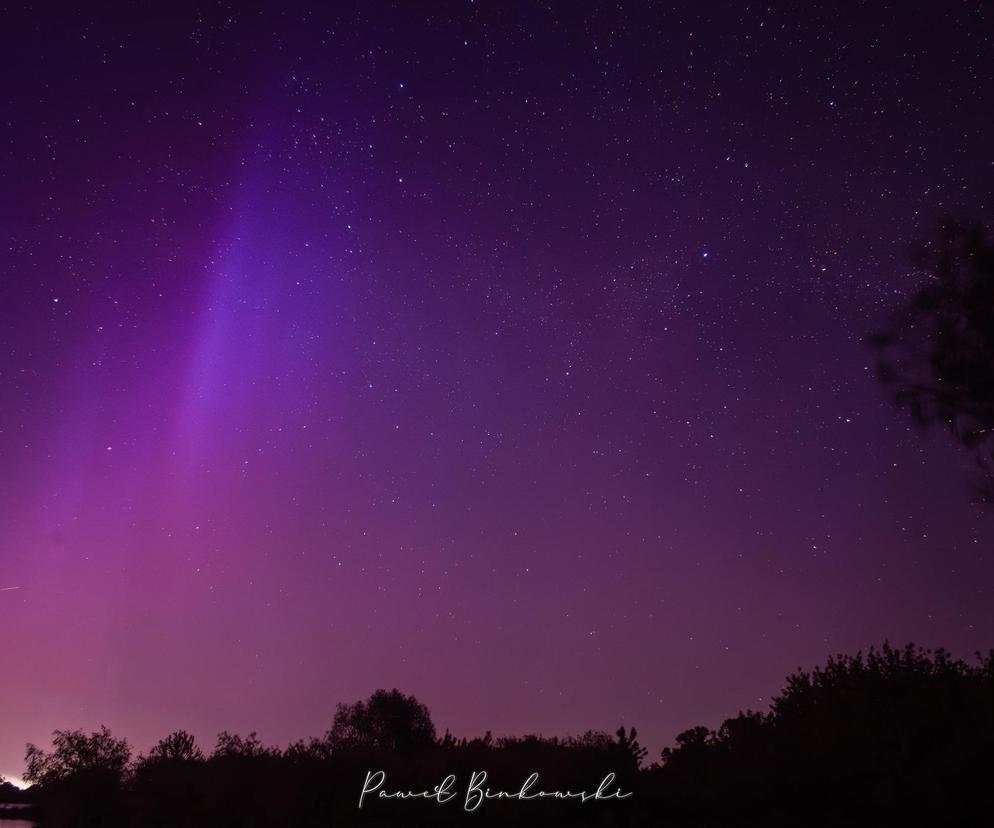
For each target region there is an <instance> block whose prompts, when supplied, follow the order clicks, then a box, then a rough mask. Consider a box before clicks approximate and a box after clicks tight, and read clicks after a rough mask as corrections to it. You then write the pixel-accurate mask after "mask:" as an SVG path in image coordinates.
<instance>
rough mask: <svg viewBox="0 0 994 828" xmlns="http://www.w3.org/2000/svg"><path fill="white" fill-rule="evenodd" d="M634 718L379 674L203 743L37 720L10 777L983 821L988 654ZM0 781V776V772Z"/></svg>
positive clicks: (81, 792)
mask: <svg viewBox="0 0 994 828" xmlns="http://www.w3.org/2000/svg"><path fill="white" fill-rule="evenodd" d="M646 759H647V756H646V750H645V749H644V748H643V747H641V746H640V744H639V742H638V739H637V734H636V731H635V730H634V728H633V729H630V730H628V729H626V728H624V727H622V728H620V729H619V730H618V731H617V733H616V734H614V735H613V736H611V735H609V734H606V733H601V732H593V731H592V732H588V733H586V734H584V735H583V736H580V737H576V738H567V739H560V738H543V737H539V736H525V737H520V738H494V737H493V736H492V735H491V734H490V733H487V734H486V735H484V736H483V737H481V738H475V739H456V738H454V737H453V736H452V735H451V734H449V733H448V732H447V731H446V732H445V733H444V734H442V735H441V736H439V735H438V734H437V732H436V729H435V725H434V723H433V722H432V719H431V716H430V715H429V711H428V709H427V708H426V707H425V706H424V705H423V704H421V703H420V702H419V701H418V700H417V699H415V698H414V697H412V696H406V695H404V694H403V693H400V692H399V691H397V690H392V691H385V690H381V691H378V692H376V693H374V694H373V695H372V696H371V697H370V698H369V699H368V700H366V701H361V702H356V703H355V704H351V705H339V706H338V709H337V712H336V713H335V716H334V720H333V722H332V725H331V727H330V728H329V730H328V731H327V732H326V733H325V734H324V735H323V736H322V737H319V738H313V739H311V740H309V741H306V742H305V741H299V742H295V743H293V744H291V745H289V746H288V747H287V748H285V749H279V748H275V747H271V746H266V745H264V744H263V743H262V742H260V741H259V739H258V738H257V737H256V735H255V734H254V733H252V734H249V735H248V736H245V737H242V736H238V735H234V734H230V733H226V732H225V733H221V734H220V735H219V736H218V739H217V743H216V745H215V746H214V748H213V750H212V751H211V752H210V753H209V754H206V753H204V752H203V751H202V750H201V748H199V747H198V746H197V744H196V742H195V740H194V738H193V737H192V736H191V735H190V734H189V733H186V732H184V731H177V732H175V733H173V734H171V735H169V736H167V737H166V738H164V739H163V740H162V741H160V742H159V743H158V744H157V745H155V746H154V747H153V748H152V749H151V750H149V751H148V753H147V754H144V755H140V756H137V757H134V758H133V756H132V751H131V748H130V746H129V745H128V743H127V741H125V740H124V739H119V738H117V737H115V736H114V735H113V734H111V733H110V731H108V730H107V729H106V728H101V729H100V730H99V731H97V732H94V733H89V734H87V733H84V732H83V731H80V730H73V731H56V732H55V734H54V738H53V748H52V750H50V751H45V750H42V749H40V748H38V747H36V746H34V745H28V748H27V766H28V769H27V773H26V774H25V778H26V779H27V780H28V781H30V782H32V783H34V784H33V787H32V788H30V789H29V790H28V791H27V792H14V791H13V789H11V790H7V794H8V798H9V799H13V800H20V801H27V802H30V803H31V804H32V808H33V811H32V813H33V815H34V816H35V817H36V818H38V819H40V820H41V821H42V824H43V825H46V826H51V828H62V826H74V828H85V826H101V828H103V827H104V826H110V827H113V826H122V827H123V828H130V827H131V826H142V827H143V828H156V826H161V828H167V826H168V827H169V828H174V827H175V828H180V826H189V827H191V828H192V827H193V826H196V828H201V827H202V826H203V827H206V826H210V828H225V826H231V827H232V828H234V826H239V827H241V826H260V828H263V827H264V828H274V827H275V826H294V827H295V828H306V827H307V826H318V825H320V826H325V827H326V826H329V825H430V824H435V825H447V824H453V823H460V822H465V821H470V822H472V823H474V824H480V825H511V824H513V825H530V824H542V825H550V824H559V825H660V824H670V825H687V826H691V825H700V826H704V825H762V826H779V825H784V826H786V825H792V826H797V825H898V824H903V825H926V824H927V825H932V826H947V825H948V826H954V825H964V826H966V825H971V826H973V825H989V824H994V813H992V809H991V806H990V804H989V798H988V797H986V796H985V794H984V791H986V790H989V785H990V779H991V773H992V771H994V653H991V654H988V655H987V656H985V657H981V656H979V655H978V660H977V663H975V664H972V665H971V664H967V663H965V662H963V661H960V660H957V659H954V658H951V657H950V656H949V655H948V654H947V653H945V652H944V651H942V650H938V651H935V652H931V651H926V650H921V649H918V648H915V647H913V646H911V645H909V646H907V647H905V648H903V649H895V648H893V647H890V646H888V645H884V646H883V647H882V648H880V649H871V650H870V651H869V652H868V653H866V654H865V655H864V654H856V655H855V656H845V655H840V656H836V657H833V658H830V659H829V660H828V662H827V663H826V664H825V665H824V666H823V667H819V668H817V669H815V670H813V671H810V672H805V671H801V670H799V671H798V672H796V673H795V674H793V675H791V676H789V677H788V679H787V684H786V687H785V688H784V689H783V691H782V692H781V693H780V694H779V695H778V696H777V697H775V698H774V700H773V702H772V704H771V706H770V709H769V710H768V711H767V712H765V713H757V712H751V711H747V712H741V713H739V714H738V715H737V716H736V717H734V718H732V719H729V720H727V721H726V722H724V723H723V724H722V725H721V726H720V727H719V728H717V729H716V730H709V729H708V728H706V727H695V728H692V729H690V730H687V731H685V732H683V733H681V734H679V735H678V736H677V737H676V743H675V745H674V746H673V747H671V748H666V749H665V750H663V752H662V754H661V755H660V756H659V757H658V760H657V761H653V762H650V763H647V762H646ZM376 770H383V771H385V772H386V776H387V780H388V782H387V784H386V785H385V786H384V787H385V788H386V789H395V788H402V789H404V790H412V791H419V790H431V789H432V788H434V786H436V785H438V784H439V783H440V782H441V781H442V780H443V778H444V777H445V776H447V775H448V774H455V775H456V777H457V780H458V781H457V784H456V786H455V788H454V790H456V791H457V792H459V793H460V794H461V793H462V792H464V791H465V788H466V785H467V782H468V779H469V777H470V774H471V773H472V772H474V771H480V770H485V771H486V772H487V774H488V780H487V783H486V785H487V786H488V787H491V788H494V789H500V790H507V791H516V790H519V789H520V787H521V785H522V783H523V782H524V780H525V778H526V777H527V776H528V775H529V774H530V773H532V772H536V771H537V772H538V773H540V774H541V781H540V784H539V786H538V787H539V788H541V789H543V790H546V791H555V790H559V791H566V790H570V791H579V790H587V791H592V790H594V789H595V788H596V787H597V785H598V783H599V782H600V781H601V779H602V778H603V777H604V776H605V775H607V774H608V773H613V774H615V775H616V781H615V783H614V786H613V787H616V788H620V789H622V790H623V791H625V792H633V796H632V797H630V798H628V799H625V800H608V801H599V802H587V803H585V804H581V803H579V802H576V801H562V800H541V801H529V802H516V801H504V800H494V801H489V802H485V803H484V804H483V805H482V806H481V807H480V809H479V810H477V811H476V812H474V813H467V812H465V811H464V810H463V799H462V797H461V796H460V797H456V798H455V799H454V800H453V801H452V802H450V803H448V804H444V805H440V804H438V803H436V802H432V801H425V800H413V801H400V802H398V801H386V800H379V799H376V798H374V797H370V798H368V799H367V801H366V803H365V804H364V806H363V809H362V810H361V811H360V810H359V809H358V807H357V806H358V799H359V794H360V791H361V790H362V786H363V783H364V781H365V778H366V774H367V772H368V771H376ZM5 790H6V789H5Z"/></svg>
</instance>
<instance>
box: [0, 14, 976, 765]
mask: <svg viewBox="0 0 994 828" xmlns="http://www.w3.org/2000/svg"><path fill="white" fill-rule="evenodd" d="M98 6H99V4H97V5H96V6H93V7H92V8H91V9H90V10H88V11H83V12H79V13H57V12H56V11H55V10H53V9H52V8H47V9H46V8H42V7H39V8H38V9H36V10H35V11H34V12H23V11H22V12H18V13H10V12H8V13H7V14H6V15H5V17H6V20H5V22H4V24H3V35H2V40H3V48H2V50H0V53H2V55H3V58H2V60H3V79H4V80H3V82H2V87H0V88H2V101H3V114H2V118H0V130H2V137H0V148H2V152H3V161H2V164H0V182H2V194H3V198H2V201H0V243H2V245H0V246H2V254H0V255H2V270H0V590H2V591H0V635H2V644H0V647H2V650H0V665H2V673H3V679H2V682H0V772H2V773H4V774H6V775H15V776H16V775H19V774H20V773H21V772H22V770H23V767H24V763H23V756H24V743H25V742H27V741H34V742H38V743H39V744H43V745H47V743H48V738H49V735H50V733H51V731H52V730H53V729H55V728H74V727H84V728H88V729H90V728H95V727H96V726H98V725H99V724H101V723H105V724H107V725H108V726H109V727H110V728H111V729H112V730H113V731H114V732H115V733H116V734H117V735H121V736H127V737H128V738H129V739H130V740H131V742H132V743H133V744H134V745H135V746H136V747H137V748H139V749H146V748H147V747H148V746H149V745H150V744H151V743H152V742H153V741H155V740H156V739H157V738H159V737H161V736H163V735H165V734H166V733H168V732H170V731H171V730H174V729H177V728H181V727H182V728H187V729H189V730H191V731H192V732H194V733H195V734H196V735H197V737H198V738H199V740H200V741H201V743H202V744H203V745H204V746H205V747H207V748H209V747H210V746H212V745H213V743H214V737H215V735H216V733H217V732H218V731H220V730H222V729H228V730H233V731H239V732H242V733H245V732H248V731H250V730H258V732H259V735H260V737H261V738H262V739H263V740H264V741H267V742H272V743H277V744H286V743H287V742H288V741H290V740H291V739H296V738H299V737H305V736H309V735H319V734H320V733H322V732H323V731H324V730H325V729H326V728H327V727H328V725H329V724H330V720H331V717H332V715H333V713H334V707H335V704H336V703H337V702H339V701H353V700H356V699H359V698H363V697H365V696H367V695H369V693H370V692H372V691H373V690H375V689H377V688H379V687H386V688H391V687H398V688H400V689H401V690H403V691H404V692H405V693H413V694H414V695H415V696H417V697H418V698H419V699H420V700H421V701H423V702H425V703H426V704H427V705H428V706H429V708H430V709H431V711H432V714H433V717H434V719H435V722H436V724H437V725H438V726H439V728H440V729H441V730H444V729H445V728H446V727H448V728H450V729H451V730H452V732H453V733H454V734H455V735H457V736H464V735H465V736H472V735H477V734H480V733H482V732H483V731H484V730H487V729H490V730H493V731H494V733H495V734H498V735H500V734H508V735H510V734H521V733H526V732H541V733H543V734H546V735H556V734H559V735H561V734H569V733H574V734H575V733H579V732H582V731H584V730H587V729H588V728H598V729H607V730H610V731H613V730H614V729H616V728H617V727H618V726H619V725H620V724H622V723H625V724H629V725H631V724H634V725H636V726H637V727H638V729H639V733H640V738H641V739H642V740H643V741H644V742H645V743H647V744H648V745H649V746H650V747H651V749H652V753H653V755H656V754H657V752H658V750H659V749H660V748H661V747H662V746H663V745H664V744H668V743H670V742H671V741H672V739H673V737H674V736H675V734H676V733H677V732H679V731H681V730H683V729H685V728H687V727H690V726H692V725H695V724H701V723H703V724H708V725H710V726H715V725H717V724H718V723H719V722H720V721H721V720H722V719H723V718H725V717H727V716H731V715H734V714H735V713H736V712H737V711H738V710H739V709H741V708H750V707H751V708H754V709H765V707H766V706H767V705H768V703H769V700H770V697H771V695H773V694H775V693H776V691H777V690H778V689H779V688H780V687H781V686H782V684H783V679H784V676H785V675H786V674H787V673H788V672H790V671H791V670H793V669H794V668H796V667H798V666H805V667H811V666H814V665H815V664H817V663H820V662H823V661H824V659H825V657H826V656H827V655H828V654H829V653H833V652H840V651H845V652H854V651H855V650H857V649H859V648H865V647H867V646H869V645H871V644H874V643H878V644H879V643H882V642H883V641H884V640H885V639H889V640H890V641H891V642H892V643H895V644H904V643H906V642H908V641H915V642H916V643H919V644H921V645H924V646H930V647H937V646H944V647H946V648H949V649H951V650H952V651H953V653H954V654H955V655H959V656H963V657H969V656H971V655H972V653H973V652H974V651H975V650H977V649H984V650H986V649H988V648H989V647H991V646H992V645H994V588H992V583H994V509H991V508H984V507H981V506H978V505H976V504H974V503H972V502H971V493H970V490H969V486H968V482H967V480H966V477H965V475H964V469H965V468H967V467H968V463H969V461H968V458H967V457H966V456H965V455H964V454H963V452H962V451H961V450H959V449H958V448H957V447H956V446H955V445H954V444H953V443H952V441H951V440H949V439H948V438H946V437H945V435H942V434H935V435H927V434H926V435H922V434H919V433H918V432H917V431H916V430H915V429H914V428H913V426H912V424H911V423H910V421H909V420H908V418H907V417H906V415H904V414H903V413H902V412H900V411H899V410H897V409H895V408H894V407H893V405H892V404H891V402H890V400H889V399H888V396H887V393H886V391H885V390H884V389H883V388H882V387H881V386H880V384H879V383H878V381H877V379H876V375H875V366H874V362H873V359H874V358H873V355H872V353H871V351H870V350H869V348H868V347H867V345H866V342H865V340H866V337H867V335H868V334H869V333H871V332H872V331H873V330H874V329H875V328H876V327H878V326H880V325H881V324H883V323H885V322H886V320H887V318H888V310H889V309H890V308H892V307H894V306H895V305H896V304H897V303H899V302H900V301H901V299H902V298H904V297H906V296H907V295H909V294H910V293H911V291H912V290H913V288H914V287H915V285H916V284H917V283H918V281H919V279H920V278H921V276H920V274H916V273H915V272H914V270H913V268H912V266H911V265H910V263H909V262H910V258H909V251H910V250H911V249H912V248H913V246H914V245H915V244H916V243H917V242H919V241H921V240H925V239H927V238H928V237H929V236H930V234H931V233H932V231H933V228H934V227H935V225H936V223H937V222H938V221H940V220H941V219H942V218H944V217H946V216H949V215H960V214H962V213H964V212H966V213H969V212H970V211H973V210H975V209H977V208H978V207H980V206H981V205H982V204H983V202H984V200H985V198H986V197H987V195H988V194H989V192H990V190H991V186H992V182H994V169H992V157H994V156H992V152H991V146H992V143H991V130H990V123H991V121H990V118H991V112H992V111H994V36H992V33H994V21H992V15H991V12H990V7H987V8H986V9H985V8H984V6H985V4H983V3H980V2H956V3H953V2H949V3H931V4H915V5H914V6H913V7H911V6H908V5H906V4H894V5H889V4H886V3H866V4H855V3H853V4H842V5H840V6H838V7H832V6H830V5H828V4H826V5H823V6H821V7H820V8H814V4H808V3H801V2H798V3H794V4H779V3H778V4H760V5H746V4H740V3H733V4H717V3H714V4H712V3H702V2H694V3H688V4H686V5H682V6H681V5H677V6H672V5H669V4H667V5H656V6H649V5H642V4H634V3H633V4H624V3H623V4H612V5H595V4H576V3H555V4H531V3H500V2H482V1H481V2H476V3H472V2H435V3H407V2H405V3H396V4H392V3H383V2H364V3H358V4H356V5H351V4H347V3H335V4H328V6H327V8H325V9H319V10H312V11H307V10H303V9H295V10H283V9H281V8H280V7H279V6H280V4H273V5H272V6H271V7H269V8H265V9H263V8H257V7H251V6H249V5H247V4H241V3H236V4H232V5H231V6H213V7H210V8H208V7H206V6H200V7H192V6H191V7H189V8H183V7H182V5H181V4H152V3H142V4H137V5H135V6H132V7H130V8H125V7H122V8H118V9H116V10H110V7H105V8H104V9H100V8H98ZM170 6H171V8H170Z"/></svg>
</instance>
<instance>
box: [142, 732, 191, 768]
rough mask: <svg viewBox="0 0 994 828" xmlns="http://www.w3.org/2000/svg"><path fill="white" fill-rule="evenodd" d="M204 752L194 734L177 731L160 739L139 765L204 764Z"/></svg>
mask: <svg viewBox="0 0 994 828" xmlns="http://www.w3.org/2000/svg"><path fill="white" fill-rule="evenodd" d="M203 759H204V752H203V751H202V750H201V749H200V748H199V747H197V742H196V740H195V739H194V738H193V736H192V734H190V733H187V732H186V731H185V730H177V731H175V732H173V733H170V734H169V735H168V736H166V737H165V738H164V739H160V740H159V741H158V742H157V743H156V744H155V746H154V747H152V749H151V750H149V752H148V756H145V757H142V759H141V760H139V764H143V765H145V764H154V763H160V762H202V761H203Z"/></svg>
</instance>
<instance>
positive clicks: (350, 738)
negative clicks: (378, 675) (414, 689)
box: [326, 689, 435, 753]
mask: <svg viewBox="0 0 994 828" xmlns="http://www.w3.org/2000/svg"><path fill="white" fill-rule="evenodd" d="M326 741H327V742H328V744H329V746H330V747H331V749H332V750H337V749H341V748H368V749H386V750H396V751H400V752H402V753H405V752H411V751H414V750H418V749H420V748H425V747H428V746H431V745H433V744H434V743H435V725H434V723H433V722H432V720H431V714H430V713H429V712H428V708H427V707H425V706H424V705H423V704H422V703H421V702H419V701H418V700H417V699H416V698H414V696H405V695H404V694H403V693H401V692H400V691H399V690H396V689H394V690H389V691H388V690H377V691H376V692H375V693H373V695H371V696H370V697H369V699H367V700H366V701H357V702H355V703H353V704H339V705H338V709H337V710H336V712H335V719H334V722H333V723H332V725H331V730H329V731H328V734H327V736H326Z"/></svg>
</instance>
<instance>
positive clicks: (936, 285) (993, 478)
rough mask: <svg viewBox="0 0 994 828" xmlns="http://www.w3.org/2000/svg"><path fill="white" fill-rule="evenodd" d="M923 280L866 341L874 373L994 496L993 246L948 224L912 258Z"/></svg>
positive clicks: (976, 231) (971, 230) (983, 230)
mask: <svg viewBox="0 0 994 828" xmlns="http://www.w3.org/2000/svg"><path fill="white" fill-rule="evenodd" d="M917 258H918V262H919V263H920V264H921V265H923V266H925V268H926V269H927V270H928V271H929V272H930V277H929V279H928V280H927V281H926V282H925V283H924V284H923V285H922V286H921V287H920V288H919V289H918V290H917V291H916V292H915V293H914V295H913V296H912V297H911V298H910V299H908V300H907V301H906V302H905V303H904V304H903V305H901V307H900V308H899V309H898V310H897V312H896V313H895V315H894V318H893V321H892V323H891V325H890V327H889V328H888V329H887V330H884V331H881V332H879V333H877V334H875V335H874V336H872V337H871V338H870V344H871V345H872V347H873V348H874V349H875V350H876V352H877V356H878V374H879V377H880V379H881V381H882V382H883V383H884V384H885V385H886V386H887V387H889V388H890V390H891V393H892V395H893V398H894V401H895V402H896V403H897V404H898V405H899V406H900V407H902V408H904V409H907V410H908V411H909V413H910V414H911V416H912V417H913V419H914V421H915V422H916V423H918V424H919V425H920V426H923V427H924V426H930V425H938V426H940V427H942V428H944V429H946V430H947V431H948V432H949V433H950V434H952V436H953V437H954V438H955V439H956V440H957V441H959V442H960V443H961V444H962V445H963V446H965V447H966V448H967V449H969V450H970V451H971V452H972V454H973V457H974V460H975V462H976V465H977V470H978V473H977V480H976V488H977V492H978V494H979V495H980V496H981V497H982V498H983V499H985V500H987V501H990V500H991V499H992V498H994V241H992V238H991V232H990V228H989V227H987V226H985V225H983V224H980V223H964V222H955V221H950V222H947V223H946V224H945V225H943V227H942V228H941V230H940V232H939V234H938V237H937V240H936V242H935V244H933V245H932V246H931V247H930V248H929V249H927V250H925V251H923V252H922V253H920V254H919V256H918V257H917Z"/></svg>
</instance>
